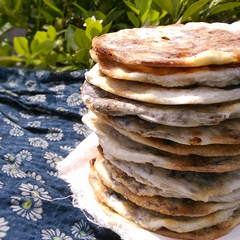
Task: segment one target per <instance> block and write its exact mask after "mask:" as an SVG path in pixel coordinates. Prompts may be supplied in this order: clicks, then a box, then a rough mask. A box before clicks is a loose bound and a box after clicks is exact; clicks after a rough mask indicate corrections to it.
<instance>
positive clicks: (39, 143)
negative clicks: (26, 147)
mask: <svg viewBox="0 0 240 240" xmlns="http://www.w3.org/2000/svg"><path fill="white" fill-rule="evenodd" d="M28 141H29V143H30V145H32V146H33V147H40V148H44V149H45V148H47V147H48V142H47V141H46V140H44V139H42V138H39V137H33V138H29V139H28Z"/></svg>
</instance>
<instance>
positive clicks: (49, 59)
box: [44, 53, 67, 64]
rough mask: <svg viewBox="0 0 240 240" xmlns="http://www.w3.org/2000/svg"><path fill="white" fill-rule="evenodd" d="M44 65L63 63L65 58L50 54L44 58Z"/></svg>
mask: <svg viewBox="0 0 240 240" xmlns="http://www.w3.org/2000/svg"><path fill="white" fill-rule="evenodd" d="M44 58H45V62H46V64H54V63H57V62H64V61H66V60H67V57H66V56H64V55H63V54H61V53H51V54H47V55H46V56H44Z"/></svg>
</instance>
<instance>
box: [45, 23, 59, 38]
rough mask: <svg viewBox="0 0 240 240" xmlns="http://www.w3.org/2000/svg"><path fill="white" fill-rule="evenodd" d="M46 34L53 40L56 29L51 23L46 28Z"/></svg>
mask: <svg viewBox="0 0 240 240" xmlns="http://www.w3.org/2000/svg"><path fill="white" fill-rule="evenodd" d="M47 34H48V37H49V38H50V39H51V40H54V39H55V38H56V35H57V31H56V29H55V28H54V27H53V26H52V25H50V26H49V28H48V30H47Z"/></svg>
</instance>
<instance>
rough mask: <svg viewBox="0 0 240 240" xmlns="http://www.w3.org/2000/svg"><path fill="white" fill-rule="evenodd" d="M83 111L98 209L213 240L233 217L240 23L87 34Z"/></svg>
mask: <svg viewBox="0 0 240 240" xmlns="http://www.w3.org/2000/svg"><path fill="white" fill-rule="evenodd" d="M92 46H93V48H92V50H91V56H92V58H93V59H94V60H95V61H96V62H97V64H96V65H95V66H94V67H93V68H92V69H91V70H90V71H89V72H87V73H86V81H85V83H84V85H83V87H82V95H83V101H84V103H85V104H86V106H87V107H88V108H89V112H88V114H87V115H86V116H84V121H85V122H86V124H88V125H89V126H91V127H92V128H93V129H94V130H95V132H96V134H97V135H98V138H99V143H100V145H99V154H98V156H97V157H96V159H95V160H94V161H92V162H91V171H90V174H89V181H90V184H91V186H92V188H93V191H94V194H95V197H96V199H97V201H98V202H99V204H100V206H101V207H102V208H103V209H104V211H105V212H106V213H107V214H109V215H112V216H114V215H120V216H122V217H124V218H125V219H127V220H128V221H130V222H132V224H134V225H136V226H139V227H141V228H144V229H147V230H149V231H153V232H155V233H158V234H160V235H164V236H169V237H174V238H179V239H195V240H203V239H207V240H211V239H216V238H219V237H220V236H223V235H226V234H227V233H228V232H230V231H231V229H233V228H234V227H235V226H236V225H237V224H239V223H240V121H239V118H240V23H239V22H235V23H232V24H226V23H212V24H209V23H188V24H185V25H183V24H174V25H169V26H158V27H147V28H139V29H125V30H120V31H118V32H115V33H109V34H105V35H102V36H100V37H95V38H94V39H93V44H92Z"/></svg>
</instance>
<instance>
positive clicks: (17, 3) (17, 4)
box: [14, 0, 23, 12]
mask: <svg viewBox="0 0 240 240" xmlns="http://www.w3.org/2000/svg"><path fill="white" fill-rule="evenodd" d="M22 1H23V0H16V1H15V7H14V12H19V11H20V8H21V6H22Z"/></svg>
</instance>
